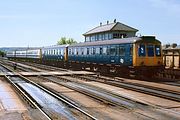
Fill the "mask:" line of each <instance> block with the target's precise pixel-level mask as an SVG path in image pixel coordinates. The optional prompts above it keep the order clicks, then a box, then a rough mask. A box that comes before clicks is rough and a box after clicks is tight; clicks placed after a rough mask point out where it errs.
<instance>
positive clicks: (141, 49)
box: [138, 44, 146, 56]
mask: <svg viewBox="0 0 180 120" xmlns="http://www.w3.org/2000/svg"><path fill="white" fill-rule="evenodd" d="M138 54H139V56H146V51H145V45H143V44H141V45H139V48H138Z"/></svg>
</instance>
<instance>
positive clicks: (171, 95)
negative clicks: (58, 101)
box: [22, 64, 180, 102]
mask: <svg viewBox="0 0 180 120" xmlns="http://www.w3.org/2000/svg"><path fill="white" fill-rule="evenodd" d="M28 65H32V66H34V67H35V66H38V68H40V69H43V68H44V66H45V65H39V64H28ZM42 66H43V67H42ZM49 67H50V68H51V66H49ZM49 67H47V68H46V69H48V68H49ZM52 68H53V70H55V69H56V70H58V68H56V67H52ZM22 69H23V68H22ZM50 70H52V69H50ZM59 70H61V68H60V69H59ZM62 70H65V69H62ZM74 77H76V78H80V79H85V80H89V81H96V82H101V83H105V84H109V85H113V86H117V87H122V88H125V89H129V90H134V91H137V92H141V93H146V94H150V95H154V96H158V97H162V98H166V99H169V100H173V101H177V102H180V93H179V92H176V91H170V90H167V89H164V88H157V87H153V86H147V85H142V84H138V83H130V82H123V78H122V80H121V81H119V80H118V81H115V80H111V79H105V78H103V79H102V78H100V77H99V78H97V77H95V76H81V77H80V76H74Z"/></svg>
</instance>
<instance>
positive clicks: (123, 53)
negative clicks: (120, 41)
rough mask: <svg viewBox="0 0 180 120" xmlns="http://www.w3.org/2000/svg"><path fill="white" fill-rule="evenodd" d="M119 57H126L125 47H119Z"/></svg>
mask: <svg viewBox="0 0 180 120" xmlns="http://www.w3.org/2000/svg"><path fill="white" fill-rule="evenodd" d="M119 55H120V56H124V55H125V47H123V46H120V47H119Z"/></svg>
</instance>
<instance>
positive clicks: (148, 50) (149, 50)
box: [147, 45, 154, 57]
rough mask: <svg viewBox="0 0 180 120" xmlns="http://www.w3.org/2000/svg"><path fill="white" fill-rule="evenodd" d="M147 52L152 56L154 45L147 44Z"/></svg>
mask: <svg viewBox="0 0 180 120" xmlns="http://www.w3.org/2000/svg"><path fill="white" fill-rule="evenodd" d="M147 52H148V56H149V57H153V56H154V46H153V45H147Z"/></svg>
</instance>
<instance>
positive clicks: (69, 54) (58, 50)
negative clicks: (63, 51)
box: [58, 49, 71, 55]
mask: <svg viewBox="0 0 180 120" xmlns="http://www.w3.org/2000/svg"><path fill="white" fill-rule="evenodd" d="M58 51H59V50H58ZM69 55H71V49H69Z"/></svg>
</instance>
